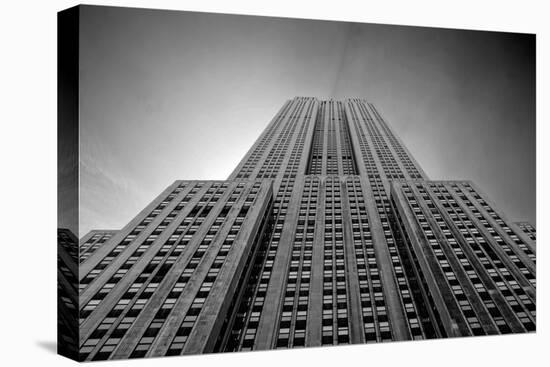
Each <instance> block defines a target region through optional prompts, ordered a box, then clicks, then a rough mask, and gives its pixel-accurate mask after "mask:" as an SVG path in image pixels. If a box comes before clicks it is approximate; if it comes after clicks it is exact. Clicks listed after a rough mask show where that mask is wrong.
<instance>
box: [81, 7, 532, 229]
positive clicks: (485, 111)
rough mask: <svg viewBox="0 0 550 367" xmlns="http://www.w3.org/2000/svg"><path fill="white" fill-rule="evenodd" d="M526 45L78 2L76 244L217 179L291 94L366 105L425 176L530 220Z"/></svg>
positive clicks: (505, 36) (455, 33) (422, 31)
mask: <svg viewBox="0 0 550 367" xmlns="http://www.w3.org/2000/svg"><path fill="white" fill-rule="evenodd" d="M534 60H535V38H534V36H532V35H519V34H510V33H494V32H474V31H459V30H445V29H434V28H418V27H398V26H383V25H372V24H357V23H343V22H329V21H315V20H298V19H282V18H267V17H251V16H236V15H217V14H206V13H191V12H179V11H151V10H143V9H128V8H108V7H90V6H86V7H83V8H82V12H81V33H80V88H81V89H80V119H81V120H80V143H81V151H80V154H81V156H80V157H81V162H80V179H81V182H80V183H81V187H80V205H81V210H80V231H79V232H80V236H82V235H84V234H85V233H87V232H88V231H89V230H91V229H94V228H104V229H118V228H121V227H122V226H124V225H125V224H126V223H128V221H129V220H130V219H132V218H133V217H134V216H135V215H136V214H137V213H138V212H139V211H140V210H141V209H143V207H144V206H145V205H147V204H148V203H149V202H151V201H152V199H153V198H154V197H156V196H157V195H158V194H159V193H160V192H161V191H162V190H163V189H164V188H166V187H167V186H168V185H169V184H170V183H172V182H173V181H174V180H176V179H226V178H227V176H228V175H229V174H230V172H231V171H232V169H233V168H234V167H235V166H236V165H237V163H238V162H239V161H240V159H241V158H242V157H243V156H244V154H245V153H246V151H247V150H248V149H249V148H250V146H251V145H252V144H253V143H254V141H255V139H256V138H257V137H258V136H259V135H260V133H261V132H262V130H263V129H264V128H265V127H266V126H267V124H268V123H269V121H270V120H271V118H272V117H273V116H274V115H275V113H276V112H277V111H278V109H279V108H280V107H281V106H282V105H283V103H284V102H285V101H286V100H287V99H290V98H292V97H294V96H298V95H299V96H313V97H318V98H321V99H323V98H345V97H359V98H366V99H368V100H369V101H371V102H373V103H375V104H376V106H377V107H378V109H379V111H380V112H381V113H382V115H383V116H384V117H385V118H386V120H387V121H388V122H389V123H390V124H391V125H392V126H393V127H394V129H395V130H396V132H397V133H398V134H399V136H400V137H401V138H402V140H403V141H404V142H405V145H406V146H407V147H408V148H409V150H410V151H411V153H412V154H413V155H414V156H415V158H416V159H417V160H418V162H419V163H420V164H421V165H422V167H423V168H424V170H425V171H426V173H427V174H428V175H429V177H430V178H431V179H470V180H473V181H474V182H475V183H476V184H477V185H478V186H479V187H480V188H481V189H482V190H484V191H485V192H486V193H487V194H488V196H489V198H490V199H492V200H493V201H495V202H496V203H497V204H498V206H499V207H500V208H501V209H502V210H503V211H504V212H505V213H506V214H507V216H508V217H509V218H510V219H513V220H528V221H530V222H532V223H535V61H534Z"/></svg>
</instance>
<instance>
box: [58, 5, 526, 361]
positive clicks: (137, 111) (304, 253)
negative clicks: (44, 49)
mask: <svg viewBox="0 0 550 367" xmlns="http://www.w3.org/2000/svg"><path fill="white" fill-rule="evenodd" d="M58 37H59V38H58V41H59V42H58V56H59V57H58V162H59V164H58V178H59V180H58V181H59V182H58V198H59V199H58V200H59V202H58V258H57V259H58V290H57V291H58V352H59V354H61V355H64V356H66V357H69V358H72V359H75V360H78V361H96V360H114V359H127V358H147V357H164V356H180V355H188V354H202V353H221V352H240V351H259V350H264V351H265V350H274V349H282V348H300V347H321V346H322V347H325V346H336V345H343V344H358V343H380V342H390V341H413V340H423V339H434V338H454V337H467V336H484V335H501V334H509V333H531V332H534V331H535V329H536V311H535V310H536V289H535V287H536V269H535V268H536V267H535V260H536V245H535V241H536V233H535V227H534V225H535V35H532V34H514V33H499V32H487V31H471V30H451V29H437V28H422V27H406V26H393V25H379V24H361V23H347V22H334V21H325V20H307V19H290V18H272V17H259V16H244V15H229V14H209V13H196V12H185V11H165V10H152V9H133V8H116V7H96V6H77V7H74V8H70V9H67V10H64V11H62V12H60V13H59V14H58ZM406 145H407V146H406Z"/></svg>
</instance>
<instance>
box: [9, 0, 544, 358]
mask: <svg viewBox="0 0 550 367" xmlns="http://www.w3.org/2000/svg"><path fill="white" fill-rule="evenodd" d="M92 3H93V4H97V5H120V6H135V7H154V8H164V9H180V10H195V11H211V12H223V13H240V14H257V15H270V16H288V17H301V18H315V19H332V20H343V21H357V22H371V23H386V24H406V25H422V26H434V27H447V28H467V29H483V30H495V31H510V32H526V33H536V34H537V157H538V160H537V173H538V175H537V199H538V206H537V209H538V210H537V218H538V223H537V229H538V243H539V246H538V253H537V258H538V272H537V282H538V300H537V309H538V322H537V324H538V331H537V334H536V335H510V336H502V337H480V338H464V339H454V340H437V341H424V342H404V343H389V344H378V345H359V346H348V347H337V348H334V347H333V348H317V349H308V350H289V351H277V352H257V353H233V354H221V355H210V356H196V357H177V358H163V359H148V360H132V361H117V362H102V363H101V365H102V366H103V365H111V364H112V365H116V366H130V365H132V366H133V365H135V366H138V365H139V366H148V365H153V364H154V365H155V366H176V365H178V366H181V365H182V364H200V365H203V366H214V365H219V364H223V365H224V367H225V366H249V365H250V366H252V365H254V366H258V365H277V366H280V365H289V366H290V365H292V366H294V365H298V364H301V365H306V366H307V365H310V364H315V365H339V364H358V365H373V364H380V365H382V364H384V365H398V364H402V365H422V366H441V365H444V366H466V365H482V364H485V365H491V366H519V365H527V366H532V365H548V363H549V361H550V353H548V351H547V350H548V349H549V348H550V340H549V337H548V333H549V325H548V320H549V319H548V316H547V315H548V313H547V312H545V308H547V301H548V291H549V290H548V287H547V283H546V281H547V280H548V274H549V272H548V270H546V271H545V269H544V266H545V265H546V263H547V260H548V259H547V256H546V251H545V247H546V244H545V242H546V240H547V237H548V236H547V233H545V231H546V228H545V226H546V223H547V220H548V214H546V213H545V211H544V210H543V209H541V208H545V207H549V206H550V203H549V201H548V194H547V193H545V191H546V192H548V190H544V186H543V183H546V182H548V178H549V177H548V173H547V172H548V171H547V169H545V166H547V165H548V163H547V161H546V159H548V157H549V155H548V143H546V144H544V143H543V142H547V141H548V140H549V139H550V136H549V134H548V123H549V119H548V118H549V113H548V111H549V109H548V102H549V93H548V86H549V80H548V76H549V72H548V67H549V65H550V57H549V47H550V41H549V38H550V26H549V25H548V22H549V19H548V18H549V14H550V9H545V6H544V3H545V2H544V1H525V0H524V1H514V2H509V1H483V2H481V1H464V0H463V1H453V2H445V1H419V0H417V1H375V2H374V1H372V2H371V1H357V2H355V3H353V2H352V1H344V0H337V1H333V2H331V3H330V4H322V3H321V2H320V0H318V1H317V2H315V1H297V2H296V3H293V2H292V1H286V0H285V1H283V0H278V1H269V2H266V1H237V0H230V1H223V0H220V1H165V0H164V1H162V0H161V1H99V2H92ZM76 4H77V3H75V2H71V1H15V0H12V1H10V2H8V1H4V2H3V6H2V8H1V10H2V12H1V14H2V15H1V16H2V21H1V22H0V27H1V28H2V29H1V32H0V37H1V40H2V43H1V48H0V50H1V57H0V63H1V68H0V70H1V72H2V77H1V78H0V84H1V90H2V98H1V101H2V108H1V111H2V115H3V116H2V119H1V120H0V123H1V126H2V129H1V134H0V139H1V143H0V149H1V154H0V157H1V160H2V161H1V165H0V167H1V168H2V170H1V171H0V172H2V178H1V179H0V182H1V188H0V193H1V195H2V200H1V201H0V202H1V203H2V204H3V206H2V209H1V211H0V212H1V216H2V218H1V222H0V223H1V228H2V230H3V233H2V241H1V243H0V246H2V249H1V250H0V256H1V257H0V259H1V262H0V272H1V274H0V282H1V283H0V292H1V293H0V308H1V309H0V337H1V343H0V365H2V366H12V365H40V366H50V365H51V366H64V365H70V364H74V363H75V362H72V361H69V360H67V359H64V358H63V357H60V356H57V355H56V354H55V352H54V351H55V338H56V200H57V198H56V189H57V186H56V185H57V183H56V154H57V151H56V144H57V143H56V12H57V11H60V10H62V9H65V8H67V7H70V6H73V5H76ZM545 22H546V23H547V24H545ZM545 103H546V105H545Z"/></svg>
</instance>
